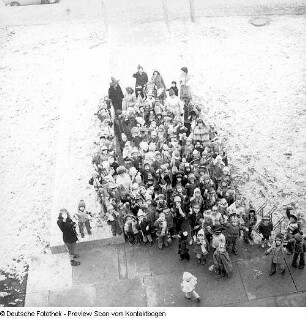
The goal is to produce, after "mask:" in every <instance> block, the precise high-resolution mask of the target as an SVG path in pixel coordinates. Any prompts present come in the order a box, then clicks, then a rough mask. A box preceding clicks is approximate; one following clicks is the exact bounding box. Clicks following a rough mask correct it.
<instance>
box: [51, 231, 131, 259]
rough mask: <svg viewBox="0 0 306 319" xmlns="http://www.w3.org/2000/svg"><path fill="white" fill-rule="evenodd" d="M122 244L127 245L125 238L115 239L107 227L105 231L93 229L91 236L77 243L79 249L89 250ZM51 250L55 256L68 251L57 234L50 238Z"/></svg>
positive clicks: (117, 237)
mask: <svg viewBox="0 0 306 319" xmlns="http://www.w3.org/2000/svg"><path fill="white" fill-rule="evenodd" d="M122 243H125V239H124V236H123V235H121V236H116V237H113V235H112V233H111V229H110V227H109V226H108V225H106V226H105V228H104V229H101V228H93V229H92V235H91V236H89V235H86V236H85V237H84V238H80V240H79V241H78V243H77V249H78V250H89V249H95V248H99V247H105V246H108V245H119V244H122ZM50 249H51V252H52V253H53V254H60V253H64V252H65V251H66V248H65V245H64V243H63V240H62V238H61V236H60V235H59V234H58V233H57V232H55V233H54V234H53V235H52V236H51V238H50Z"/></svg>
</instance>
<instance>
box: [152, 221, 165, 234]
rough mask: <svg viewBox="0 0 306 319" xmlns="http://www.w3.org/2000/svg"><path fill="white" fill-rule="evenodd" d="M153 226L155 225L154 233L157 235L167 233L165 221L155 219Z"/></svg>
mask: <svg viewBox="0 0 306 319" xmlns="http://www.w3.org/2000/svg"><path fill="white" fill-rule="evenodd" d="M154 226H155V227H156V235H157V236H166V234H167V221H166V220H164V221H161V220H160V219H157V220H156V221H155V223H154Z"/></svg>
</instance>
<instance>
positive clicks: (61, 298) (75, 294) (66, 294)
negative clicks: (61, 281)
mask: <svg viewBox="0 0 306 319" xmlns="http://www.w3.org/2000/svg"><path fill="white" fill-rule="evenodd" d="M95 301H96V289H95V287H94V286H93V285H80V286H77V287H73V288H70V289H61V290H51V291H50V292H49V302H48V306H49V307H92V306H94V304H95Z"/></svg>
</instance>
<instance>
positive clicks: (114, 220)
mask: <svg viewBox="0 0 306 319" xmlns="http://www.w3.org/2000/svg"><path fill="white" fill-rule="evenodd" d="M106 209H107V213H106V216H107V223H108V224H109V225H110V226H111V229H112V233H113V236H117V235H121V234H122V229H121V227H120V223H119V213H118V212H116V211H115V209H114V207H113V205H111V204H109V205H107V206H106Z"/></svg>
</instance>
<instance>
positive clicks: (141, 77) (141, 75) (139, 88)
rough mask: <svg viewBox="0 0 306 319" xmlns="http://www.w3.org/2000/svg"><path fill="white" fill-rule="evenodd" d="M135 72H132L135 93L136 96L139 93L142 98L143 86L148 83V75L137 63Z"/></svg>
mask: <svg viewBox="0 0 306 319" xmlns="http://www.w3.org/2000/svg"><path fill="white" fill-rule="evenodd" d="M137 70H138V71H137V72H136V73H134V74H133V78H135V79H136V84H135V93H136V97H138V95H139V94H140V95H141V97H142V98H144V87H145V85H146V84H147V83H148V75H147V73H146V72H143V67H142V66H140V65H138V67H137Z"/></svg>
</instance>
